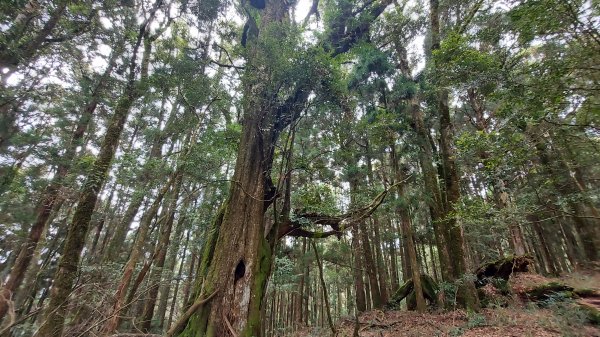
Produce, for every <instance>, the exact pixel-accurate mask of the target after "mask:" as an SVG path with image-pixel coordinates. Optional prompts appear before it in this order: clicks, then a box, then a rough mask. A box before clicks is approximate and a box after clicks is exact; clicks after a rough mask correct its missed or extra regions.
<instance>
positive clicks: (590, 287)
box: [294, 272, 600, 337]
mask: <svg viewBox="0 0 600 337" xmlns="http://www.w3.org/2000/svg"><path fill="white" fill-rule="evenodd" d="M548 282H561V283H564V284H567V285H569V286H570V287H573V288H575V289H584V290H585V292H586V295H585V296H582V297H581V298H575V299H574V300H568V301H564V302H560V301H557V302H556V303H554V302H552V303H549V304H547V305H545V306H542V307H540V306H538V305H536V304H534V303H532V302H530V301H528V300H527V297H526V296H525V293H526V292H527V291H528V290H530V289H532V288H534V287H536V286H539V285H542V284H546V283H548ZM509 284H510V286H511V289H512V295H510V296H508V297H502V296H501V295H500V294H499V293H498V292H497V291H495V289H494V288H493V287H491V286H490V285H488V286H486V287H484V288H483V291H484V292H485V293H486V295H487V296H490V297H492V298H493V297H496V296H497V297H498V298H501V297H502V299H503V301H499V302H498V303H502V306H497V307H494V308H486V309H482V310H481V311H480V312H479V313H471V314H467V313H466V312H464V311H462V310H454V311H451V312H441V311H439V312H429V313H426V314H419V313H416V312H412V311H381V310H375V311H369V312H365V313H362V314H361V315H360V316H359V318H358V320H359V328H358V334H359V336H360V337H423V336H440V337H442V336H444V337H445V336H448V337H450V336H465V337H512V336H514V337H527V336H531V337H560V336H573V337H600V327H598V326H595V325H592V324H590V322H589V321H588V319H587V316H586V314H585V312H584V311H582V310H579V307H580V306H579V305H578V303H585V304H587V305H589V306H593V307H595V308H597V309H600V288H599V287H600V273H598V272H595V273H574V274H570V275H568V276H564V277H560V278H547V277H544V276H541V275H537V274H532V273H519V274H515V275H513V276H512V277H511V279H510V281H509ZM576 291H577V290H576ZM355 325H356V320H355V318H353V317H347V318H345V319H340V320H339V321H338V322H337V325H336V330H337V334H336V336H339V337H352V336H354V330H355ZM330 335H331V333H330V331H328V330H320V333H319V332H317V330H314V329H313V330H305V331H298V332H297V333H296V334H295V335H294V336H297V337H308V336H330Z"/></svg>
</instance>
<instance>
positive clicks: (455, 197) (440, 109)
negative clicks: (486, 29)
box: [429, 0, 479, 309]
mask: <svg viewBox="0 0 600 337" xmlns="http://www.w3.org/2000/svg"><path fill="white" fill-rule="evenodd" d="M429 5H430V8H429V9H430V25H431V50H432V51H436V50H438V49H439V48H440V9H439V1H438V0H430V2H429ZM436 66H440V65H436ZM448 102H449V93H448V90H446V89H444V88H442V89H439V90H438V92H437V113H438V116H439V119H440V152H441V157H442V168H443V174H442V177H443V180H444V189H443V192H444V194H443V196H444V198H442V200H443V201H444V205H445V207H444V216H443V232H444V234H445V236H446V245H447V249H448V254H449V256H450V264H451V269H452V280H458V279H461V278H463V279H462V280H460V281H459V283H460V284H459V291H458V301H459V302H460V303H461V305H463V306H465V307H467V308H469V309H477V308H478V307H479V303H478V298H477V291H476V289H475V284H474V283H473V282H472V281H470V280H468V279H465V278H464V276H465V274H466V273H467V272H468V271H467V267H468V266H467V255H466V251H465V241H464V234H463V231H462V228H461V226H460V224H459V223H458V219H457V218H456V215H454V211H455V205H456V204H457V203H458V202H459V200H460V179H459V175H458V169H457V167H456V162H455V159H456V158H455V157H456V154H455V150H454V145H453V141H454V140H453V138H454V131H453V123H452V120H451V117H450V107H449V105H448Z"/></svg>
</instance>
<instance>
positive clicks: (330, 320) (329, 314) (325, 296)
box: [310, 240, 335, 335]
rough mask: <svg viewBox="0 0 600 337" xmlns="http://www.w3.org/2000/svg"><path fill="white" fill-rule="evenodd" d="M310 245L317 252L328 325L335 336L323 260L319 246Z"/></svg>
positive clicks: (316, 256) (312, 242)
mask: <svg viewBox="0 0 600 337" xmlns="http://www.w3.org/2000/svg"><path fill="white" fill-rule="evenodd" d="M310 244H311V245H312V247H313V251H314V252H315V258H316V260H317V266H318V267H319V279H320V280H321V287H323V302H325V313H326V314H327V323H329V328H330V329H331V333H332V334H333V335H335V326H334V325H333V320H332V319H331V308H330V307H329V295H328V294H327V285H326V284H325V279H324V278H323V264H322V263H321V258H320V257H319V252H318V250H317V245H315V242H314V241H312V240H311V241H310Z"/></svg>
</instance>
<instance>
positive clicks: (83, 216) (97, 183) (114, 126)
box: [34, 8, 158, 337]
mask: <svg viewBox="0 0 600 337" xmlns="http://www.w3.org/2000/svg"><path fill="white" fill-rule="evenodd" d="M157 9H158V8H155V10H154V12H153V14H152V15H151V17H153V16H154V13H155V12H156V10H157ZM149 21H150V20H146V22H145V23H144V24H143V25H142V28H140V34H139V35H138V38H137V41H136V44H135V46H134V48H133V55H136V54H137V51H138V49H139V47H140V45H141V43H142V39H143V36H144V35H145V29H146V27H147V25H148V23H149ZM150 52H151V44H150V42H149V41H148V42H146V43H145V46H144V55H143V59H142V63H141V68H142V70H141V73H142V77H145V76H147V69H148V62H149V56H150V55H149V54H150ZM135 68H136V57H135V56H134V57H132V60H131V63H130V71H129V79H128V82H127V86H126V88H125V92H124V95H123V96H122V97H121V98H120V99H119V101H118V103H117V106H116V108H115V113H114V114H113V116H112V118H111V120H110V123H109V124H108V128H107V130H106V135H105V137H104V140H103V142H102V146H101V147H100V152H99V153H98V156H97V157H96V161H95V162H94V164H93V166H92V168H91V170H90V172H89V173H88V176H87V179H86V182H85V183H84V186H83V189H82V192H81V195H80V197H79V202H78V204H77V209H76V210H75V214H74V216H73V222H72V223H71V225H70V226H69V232H68V234H67V238H66V240H65V245H64V248H63V255H62V256H61V259H60V263H59V267H58V270H57V272H56V275H55V276H54V283H53V286H52V293H51V295H50V303H49V305H48V308H47V314H46V317H45V320H44V323H43V324H42V326H41V327H40V329H39V330H38V331H37V332H36V334H35V335H34V336H35V337H59V336H60V335H61V334H62V330H63V325H64V321H65V318H66V317H65V315H66V304H67V303H68V298H69V295H70V293H71V291H72V288H73V283H74V281H75V278H76V276H77V271H78V270H79V258H80V254H81V250H82V249H83V246H84V244H85V238H86V236H87V232H88V230H89V225H90V220H91V218H92V213H93V211H94V207H95V205H96V201H97V199H98V194H99V192H100V188H101V187H102V185H103V184H104V181H105V180H106V177H107V174H108V170H109V168H110V165H111V162H112V159H113V157H114V154H115V152H116V150H117V147H118V144H119V138H120V137H121V133H122V131H123V127H124V126H125V121H126V120H127V116H128V115H129V111H130V110H131V107H132V105H133V104H134V102H135V101H136V100H137V99H138V98H139V97H140V96H141V95H142V90H141V89H140V88H138V82H137V81H136V80H135V72H136V69H135Z"/></svg>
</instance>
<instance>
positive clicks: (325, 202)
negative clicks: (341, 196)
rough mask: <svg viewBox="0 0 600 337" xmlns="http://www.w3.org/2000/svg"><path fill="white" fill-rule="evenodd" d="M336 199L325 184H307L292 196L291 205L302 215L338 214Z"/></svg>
mask: <svg viewBox="0 0 600 337" xmlns="http://www.w3.org/2000/svg"><path fill="white" fill-rule="evenodd" d="M336 204H337V203H336V197H335V194H334V192H333V191H332V189H331V187H330V186H328V185H325V184H308V185H305V186H303V187H300V188H299V189H298V190H296V191H295V192H294V193H293V194H292V205H294V208H295V209H299V210H302V211H301V212H302V213H321V214H330V215H335V214H337V213H339V210H338V208H337V206H336Z"/></svg>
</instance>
